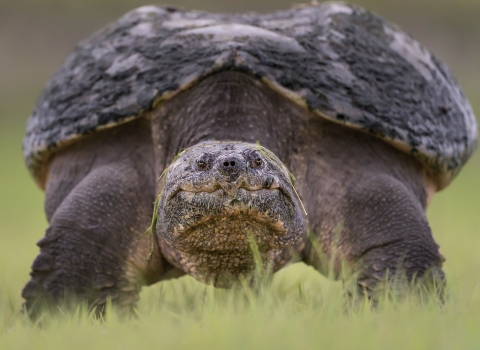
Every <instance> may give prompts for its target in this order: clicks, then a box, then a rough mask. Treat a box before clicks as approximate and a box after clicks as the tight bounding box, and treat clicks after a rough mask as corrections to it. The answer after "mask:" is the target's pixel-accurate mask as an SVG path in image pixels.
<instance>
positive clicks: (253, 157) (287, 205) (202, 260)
mask: <svg viewBox="0 0 480 350" xmlns="http://www.w3.org/2000/svg"><path fill="white" fill-rule="evenodd" d="M164 181H165V182H164V188H163V192H162V195H161V197H160V202H159V206H158V222H157V226H156V232H157V234H158V235H159V238H160V239H161V240H163V241H164V242H165V243H166V244H167V245H168V246H169V247H171V248H173V250H174V251H175V252H176V253H178V254H177V257H178V260H179V261H177V264H180V265H181V267H182V268H183V269H184V270H185V271H186V272H187V273H189V274H191V275H192V276H194V277H195V278H197V279H199V280H201V281H204V282H212V283H214V284H215V285H217V286H225V284H228V283H229V282H226V281H231V280H232V278H231V277H233V279H235V278H238V277H239V276H240V275H244V276H247V275H248V274H249V273H251V272H253V271H254V269H255V265H254V263H253V262H254V254H253V253H254V251H255V250H256V251H257V252H258V254H259V255H260V257H261V258H262V262H263V264H264V265H266V264H270V265H271V266H272V267H273V269H275V270H276V269H277V268H280V267H281V266H282V265H284V264H285V263H287V262H288V261H289V260H290V249H292V248H294V247H297V246H298V245H299V244H302V243H303V238H304V237H305V219H304V215H303V212H302V208H301V204H300V201H299V199H298V198H297V196H296V193H295V190H294V188H293V184H292V181H291V177H290V173H289V171H288V170H287V169H286V167H285V166H284V165H283V164H282V162H281V161H280V160H279V159H278V158H277V157H276V156H275V155H274V154H273V153H272V152H271V151H269V150H267V149H266V148H264V147H261V146H259V145H255V144H247V143H233V142H230V143H228V142H209V143H201V144H198V145H196V146H194V147H191V148H189V149H187V150H185V151H183V152H182V153H180V154H179V156H177V158H176V159H175V160H174V161H173V163H172V164H171V165H170V166H169V168H168V171H167V173H166V175H165V180H164ZM257 263H258V261H257ZM224 277H225V278H224Z"/></svg>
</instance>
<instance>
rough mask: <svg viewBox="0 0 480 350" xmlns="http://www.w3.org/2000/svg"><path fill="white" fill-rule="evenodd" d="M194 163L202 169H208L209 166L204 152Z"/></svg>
mask: <svg viewBox="0 0 480 350" xmlns="http://www.w3.org/2000/svg"><path fill="white" fill-rule="evenodd" d="M195 164H196V165H197V169H198V170H202V171H203V170H208V169H209V167H210V166H209V165H210V163H209V160H208V156H207V155H206V154H202V155H201V156H200V157H198V158H197V160H196V161H195Z"/></svg>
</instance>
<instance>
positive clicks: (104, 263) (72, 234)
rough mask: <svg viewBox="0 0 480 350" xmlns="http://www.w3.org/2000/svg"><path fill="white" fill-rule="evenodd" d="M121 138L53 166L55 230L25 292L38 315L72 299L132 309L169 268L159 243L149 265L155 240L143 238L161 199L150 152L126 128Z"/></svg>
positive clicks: (50, 198)
mask: <svg viewBox="0 0 480 350" xmlns="http://www.w3.org/2000/svg"><path fill="white" fill-rule="evenodd" d="M130 127H131V126H130ZM114 133H115V135H114V137H113V138H112V139H111V140H110V141H108V135H102V136H100V140H102V142H97V143H95V142H94V141H91V140H90V141H88V140H87V141H86V142H85V143H80V144H79V145H78V146H74V147H72V148H70V149H67V150H65V152H63V153H62V154H59V155H58V156H57V157H56V158H55V159H54V160H53V162H52V164H51V167H50V173H49V182H48V186H47V198H46V210H47V216H49V224H50V225H49V228H48V229H47V232H46V235H45V237H44V238H43V239H42V240H40V241H39V242H38V246H39V247H40V254H39V255H38V256H37V258H36V259H35V261H34V262H33V264H32V272H31V276H32V277H31V280H30V281H29V282H28V283H27V285H26V286H25V287H24V289H23V291H22V296H23V297H24V298H25V300H26V302H25V307H26V309H27V310H28V312H29V313H31V314H36V313H38V311H41V310H42V306H43V304H45V303H46V304H48V305H50V306H52V305H58V304H61V303H62V302H63V301H64V299H65V298H66V299H67V300H68V299H69V298H72V299H73V298H74V299H75V301H77V302H78V301H82V302H87V303H88V305H89V306H92V305H95V306H96V307H97V308H98V309H102V307H103V305H104V304H105V302H106V300H107V299H108V298H110V299H112V302H113V303H114V304H117V305H124V306H132V305H134V303H135V301H136V300H137V298H138V293H139V291H140V288H141V285H142V284H145V283H153V282H155V281H156V280H158V279H159V278H160V276H161V275H162V274H163V273H164V272H165V270H166V269H167V263H166V261H165V260H164V259H163V258H161V256H160V253H159V250H158V248H157V244H156V242H155V244H154V250H155V254H154V257H153V260H152V261H151V262H150V264H148V263H147V261H146V258H147V256H148V254H149V251H150V249H151V243H152V241H151V240H150V239H149V238H148V237H145V238H144V239H142V240H138V238H139V237H140V236H141V235H142V233H143V232H145V230H146V229H147V228H148V227H149V225H150V221H151V215H152V209H153V201H154V200H155V192H154V191H155V189H154V186H155V183H154V176H153V170H150V169H149V168H148V167H149V166H150V167H151V164H150V165H145V164H142V162H143V161H146V160H148V158H150V157H148V156H146V155H145V152H147V155H148V152H149V148H148V147H142V146H141V145H138V144H136V143H135V142H133V141H132V140H130V141H129V136H128V135H122V134H121V130H120V131H115V132H114ZM122 136H125V137H122ZM116 140H122V141H123V146H121V145H119V144H118V143H117V142H116ZM89 142H90V144H89ZM92 142H93V144H92ZM129 142H130V143H129ZM102 145H106V146H105V147H103V148H102V147H101V146H102ZM97 151H98V152H97ZM96 152H97V153H96ZM105 155H106V156H105ZM86 160H89V162H87V161H86ZM82 177H83V178H82ZM72 301H73V300H72ZM33 316H35V315H33Z"/></svg>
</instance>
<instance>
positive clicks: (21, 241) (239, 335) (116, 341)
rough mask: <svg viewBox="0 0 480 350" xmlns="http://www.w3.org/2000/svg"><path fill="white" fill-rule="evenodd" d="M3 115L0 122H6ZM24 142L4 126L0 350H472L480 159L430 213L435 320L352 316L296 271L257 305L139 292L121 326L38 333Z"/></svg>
mask: <svg viewBox="0 0 480 350" xmlns="http://www.w3.org/2000/svg"><path fill="white" fill-rule="evenodd" d="M12 98H13V97H12ZM5 106H6V105H5V104H4V105H3V108H4V111H3V112H4V113H6V114H9V113H8V112H9V111H8V108H7V109H5V108H6V107H5ZM7 107H8V104H7ZM25 108H26V110H25V111H20V110H15V115H17V113H23V112H25V114H28V106H27V107H25ZM20 109H21V108H20ZM18 115H20V114H18ZM11 120H13V119H11ZM22 134H23V127H22V126H21V125H20V123H18V122H11V123H10V124H9V123H8V120H5V119H3V124H2V125H1V127H0V150H1V152H0V157H1V158H0V162H1V164H2V166H1V167H0V180H1V187H0V215H1V217H0V348H1V349H26V348H34V349H65V348H68V349H85V348H88V349H105V348H107V347H114V348H118V349H137V348H145V349H146V348H150V347H155V348H161V349H163V348H165V349H167V348H181V349H182V348H195V349H203V348H205V349H207V348H208V349H212V348H215V349H216V348H218V349H226V348H228V349H252V348H253V349H265V348H275V349H292V348H315V349H316V348H325V349H352V348H365V349H385V348H389V349H397V348H398V349H405V348H408V349H429V348H435V349H478V348H480V331H479V330H480V253H479V247H480V215H479V214H480V210H479V202H480V200H479V198H480V184H479V183H478V179H479V178H480V156H479V155H478V154H477V155H476V156H475V157H474V158H473V159H472V160H471V161H470V163H469V164H468V165H467V166H466V168H465V169H464V171H463V172H462V173H461V174H460V176H459V178H458V179H457V180H456V181H455V182H454V183H453V184H452V186H451V187H450V188H448V189H447V190H445V191H443V192H441V193H439V194H438V195H437V196H436V197H435V198H434V200H433V203H432V205H431V207H430V209H429V211H428V215H429V219H430V223H431V226H432V228H433V231H434V235H435V237H436V239H437V241H438V242H439V244H440V245H441V246H442V252H443V254H444V255H445V256H446V257H447V262H446V264H445V270H446V273H447V276H448V281H449V284H448V289H449V299H448V301H447V302H446V304H445V306H444V307H443V308H440V307H439V306H438V305H437V304H436V303H434V302H427V303H418V302H416V301H415V300H407V301H405V302H402V303H385V304H382V305H381V306H380V308H379V309H378V310H376V311H371V310H370V308H368V307H362V306H359V307H356V308H352V307H350V305H349V303H348V301H346V300H345V299H344V297H343V294H342V286H341V284H340V283H338V282H332V281H329V280H327V279H325V278H323V277H322V276H321V275H320V274H318V273H317V272H315V271H314V270H313V269H312V268H310V267H307V266H305V265H302V264H296V265H293V266H291V267H289V268H287V269H285V270H282V271H280V272H279V273H277V274H276V275H275V277H274V279H273V282H272V284H271V285H269V286H267V287H265V288H264V289H263V290H262V292H261V293H259V295H256V296H255V295H253V294H251V293H250V292H249V291H248V290H240V291H223V290H215V289H213V288H211V287H207V286H204V285H202V284H200V283H198V282H196V281H194V280H193V279H192V278H190V277H184V278H181V279H179V280H174V281H167V282H162V283H160V284H157V285H155V286H153V287H148V288H144V290H143V291H142V295H141V301H140V303H139V305H138V310H137V311H138V317H136V318H130V319H122V318H120V317H118V316H117V315H116V314H115V312H114V311H111V312H109V313H107V317H106V319H105V320H103V321H99V320H95V319H93V318H92V317H91V316H89V315H88V313H87V312H84V311H82V310H79V311H78V312H77V313H76V314H66V315H59V316H57V317H55V318H53V319H48V322H46V323H45V326H44V327H43V328H40V327H38V326H36V325H35V324H31V323H30V321H29V320H27V319H26V318H25V317H24V316H23V315H22V314H21V313H20V311H19V310H20V305H21V302H22V300H21V297H20V291H21V288H22V287H23V285H24V284H25V283H26V281H27V280H28V272H29V266H30V264H31V261H32V260H33V258H34V257H35V255H36V254H37V252H38V248H37V247H36V246H35V244H34V243H35V242H36V241H37V240H38V239H40V238H41V237H42V235H43V231H44V229H45V228H46V221H45V219H44V215H43V211H42V201H43V193H42V192H41V191H40V190H38V189H36V188H35V185H34V184H33V181H32V180H31V179H30V178H29V175H28V173H27V171H26V169H25V168H24V165H23V160H22V156H21V151H20V140H21V137H22Z"/></svg>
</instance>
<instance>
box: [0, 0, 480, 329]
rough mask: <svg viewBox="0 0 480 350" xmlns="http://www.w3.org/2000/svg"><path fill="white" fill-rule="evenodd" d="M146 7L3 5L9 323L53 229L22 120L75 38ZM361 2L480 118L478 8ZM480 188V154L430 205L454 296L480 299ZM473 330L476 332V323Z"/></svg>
mask: <svg viewBox="0 0 480 350" xmlns="http://www.w3.org/2000/svg"><path fill="white" fill-rule="evenodd" d="M150 3H153V2H151V1H149V0H147V2H145V1H134V0H82V1H80V0H0V314H1V313H2V310H3V312H4V315H5V312H6V311H5V310H6V309H5V308H6V307H7V306H5V305H6V304H8V305H9V306H8V308H9V309H11V310H15V309H18V308H19V307H20V304H21V298H20V290H21V288H22V286H23V284H24V283H25V282H26V281H27V280H28V272H29V266H30V264H31V261H32V260H33V258H34V257H35V255H36V254H37V252H38V249H37V247H36V246H35V242H36V241H37V240H38V239H40V238H41V237H42V236H43V232H44V230H45V228H46V225H47V224H46V221H45V219H44V213H43V207H42V205H43V193H42V192H41V191H40V190H39V189H38V188H36V186H35V185H34V182H33V180H32V179H31V178H30V176H29V174H28V173H27V170H26V168H25V166H24V163H23V157H22V153H21V142H22V137H23V133H24V128H25V124H26V120H27V118H28V115H29V113H30V111H31V110H32V107H33V105H34V103H35V100H36V98H37V97H38V95H39V93H40V92H41V90H42V88H43V86H44V84H45V83H46V82H47V80H48V79H49V77H50V76H51V75H52V74H53V72H54V71H55V70H56V69H57V68H58V67H59V66H60V65H61V64H62V62H63V60H64V58H65V57H66V55H67V54H68V53H69V52H70V51H71V50H72V49H73V47H74V46H75V45H76V43H77V42H78V41H79V40H81V39H83V38H85V37H87V36H89V35H90V34H91V33H92V32H93V31H95V30H97V29H99V28H101V27H103V26H104V25H105V24H107V23H108V22H110V21H113V20H114V19H116V18H117V17H119V16H120V15H122V14H123V13H125V12H126V11H128V10H131V9H133V8H135V7H138V6H141V5H146V4H150ZM355 3H356V4H358V5H361V6H364V7H367V8H369V9H371V10H373V11H374V12H376V13H378V14H380V15H382V16H383V17H385V18H387V19H389V20H391V21H393V22H395V23H397V24H398V25H400V27H402V28H403V29H404V30H405V31H407V32H408V33H410V34H411V35H413V36H414V37H415V38H416V39H417V40H419V41H420V42H422V43H423V44H424V45H425V46H426V47H427V48H428V49H429V50H430V51H432V52H434V53H435V54H436V55H437V56H438V57H440V58H441V59H442V60H443V61H445V62H446V63H447V64H448V65H449V66H450V67H451V69H452V71H453V73H454V75H455V76H456V78H457V79H458V81H459V82H460V85H461V86H462V87H463V88H464V91H465V93H466V95H467V97H468V98H469V99H470V101H471V104H472V106H473V108H474V111H475V112H476V115H477V116H479V115H480V0H388V1H386V0H383V1H381V0H357V1H355ZM154 4H166V3H162V2H156V3H154ZM169 4H173V5H178V6H182V7H189V8H194V9H201V10H208V11H215V12H240V11H257V12H267V11H271V10H280V9H286V8H288V7H290V6H291V5H292V1H291V0H276V1H272V0H237V1H235V0H221V1H220V0H217V1H214V0H197V1H195V0H178V1H175V0H172V1H170V2H169ZM479 180H480V152H478V153H476V154H475V155H474V157H473V158H472V159H471V160H470V162H469V163H468V164H467V166H466V167H465V168H464V170H463V171H462V172H461V173H460V175H459V176H458V179H457V180H456V181H454V183H453V184H452V185H451V186H450V187H449V188H447V189H446V190H444V191H442V192H441V193H439V194H438V195H437V196H436V197H434V199H433V203H432V204H431V207H430V208H429V211H428V216H429V219H430V223H431V226H432V229H433V232H434V236H435V238H436V239H437V241H438V242H439V244H440V245H441V246H442V252H443V254H444V255H445V256H446V258H447V263H446V265H445V270H446V273H447V275H448V278H449V280H450V282H451V283H450V285H451V288H452V293H453V295H455V296H456V297H457V298H459V297H462V296H463V297H465V298H467V299H468V298H471V297H472V296H473V295H477V296H478V295H480V181H479ZM289 271H293V272H290V273H288V271H287V273H283V274H282V275H281V278H287V279H288V278H290V279H295V278H300V277H299V276H303V277H302V278H307V279H309V278H310V279H315V278H318V279H320V278H321V277H319V276H318V275H317V274H315V273H314V272H312V271H311V270H310V269H307V268H306V267H302V266H295V267H293V270H292V268H289ZM323 283H330V282H325V281H324V282H323ZM154 288H160V287H154ZM455 293H456V294H455ZM469 300H470V299H469ZM475 300H477V301H478V298H477V299H475ZM2 302H3V304H2ZM2 305H3V306H2ZM478 305H480V304H479V303H477V306H478ZM2 308H3V309H2ZM12 312H13V311H12ZM477 314H479V313H478V311H477ZM1 324H2V322H1V315H0V326H1ZM476 324H477V325H478V329H480V323H479V322H478V319H477V321H476ZM0 328H1V327H0ZM1 333H2V331H1V329H0V334H1Z"/></svg>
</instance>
